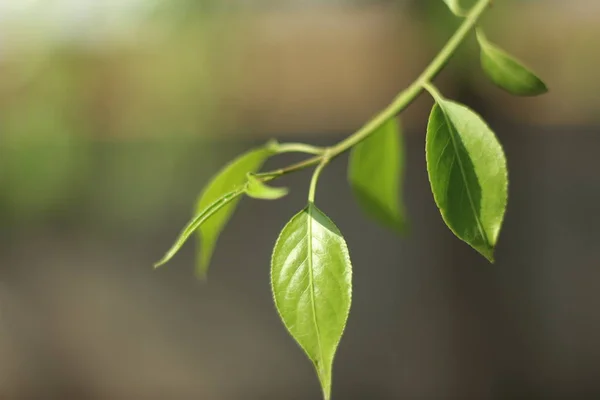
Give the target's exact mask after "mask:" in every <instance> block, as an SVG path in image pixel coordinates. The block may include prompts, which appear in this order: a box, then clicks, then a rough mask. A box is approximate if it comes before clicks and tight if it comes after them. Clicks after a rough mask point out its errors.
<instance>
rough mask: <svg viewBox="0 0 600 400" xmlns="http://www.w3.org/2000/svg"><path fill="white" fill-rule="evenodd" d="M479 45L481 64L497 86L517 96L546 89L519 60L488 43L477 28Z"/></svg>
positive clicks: (535, 93) (533, 94)
mask: <svg viewBox="0 0 600 400" xmlns="http://www.w3.org/2000/svg"><path fill="white" fill-rule="evenodd" d="M477 40H478V41H479V45H480V47H481V66H482V68H483V70H484V72H485V73H486V75H487V76H488V78H490V79H491V80H492V82H494V83H495V84H496V85H497V86H498V87H500V88H502V89H504V90H506V91H507V92H509V93H512V94H514V95H517V96H537V95H540V94H543V93H546V92H547V91H548V88H547V87H546V84H545V83H544V82H543V81H542V80H541V79H540V78H538V77H537V76H536V75H535V73H533V72H532V71H531V70H529V69H528V68H526V67H525V66H523V64H521V62H519V61H518V60H516V59H515V58H513V57H511V56H510V55H508V54H507V53H506V52H505V51H504V50H502V49H500V48H499V47H497V46H496V45H494V44H492V43H490V42H489V41H488V39H487V38H486V37H485V35H484V33H483V31H482V30H480V29H478V30H477Z"/></svg>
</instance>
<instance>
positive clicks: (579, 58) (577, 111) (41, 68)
mask: <svg viewBox="0 0 600 400" xmlns="http://www.w3.org/2000/svg"><path fill="white" fill-rule="evenodd" d="M92 3H93V4H95V5H90V4H92ZM92 3H90V2H84V1H81V7H75V4H76V2H73V1H70V2H68V5H67V2H60V1H53V2H43V1H39V0H37V1H36V0H29V1H21V2H2V5H0V13H2V16H0V214H1V215H0V216H1V217H2V220H3V221H7V222H8V221H20V222H23V221H31V222H35V221H38V220H39V219H40V218H41V217H43V218H52V216H53V215H56V214H57V213H59V214H60V213H62V212H65V213H69V214H68V215H75V216H77V218H91V217H93V215H96V217H98V219H99V220H101V221H104V220H106V218H104V217H106V213H113V214H114V215H116V216H118V217H119V218H122V219H125V220H127V219H128V218H138V217H139V219H140V220H141V219H143V218H142V215H144V213H151V212H152V210H156V209H157V208H156V207H159V205H160V204H163V203H165V202H167V201H173V199H169V190H170V188H171V187H174V185H181V182H190V183H191V187H190V189H189V190H190V198H189V199H188V202H187V203H186V202H183V200H181V199H174V201H175V203H171V204H170V206H173V204H181V205H182V206H190V204H191V200H190V199H192V198H193V197H194V195H195V194H196V193H197V191H198V190H199V188H200V187H201V186H202V183H204V182H203V179H206V177H208V176H209V175H210V173H211V172H213V171H214V170H216V168H217V167H218V165H216V164H214V163H217V164H218V163H219V162H217V161H216V159H220V157H219V155H218V154H215V152H214V151H213V147H211V146H209V144H208V143H209V142H207V139H206V138H213V139H214V138H227V137H229V136H233V135H235V134H238V135H239V134H252V133H260V134H261V136H263V137H262V138H261V140H262V139H265V137H264V136H267V135H275V134H276V136H277V137H281V135H282V134H284V133H286V132H280V131H283V130H285V129H288V128H289V127H291V128H290V129H289V130H290V131H293V129H297V130H296V131H293V132H292V133H296V134H297V133H302V132H303V131H302V129H305V128H296V127H297V126H300V127H305V126H310V127H311V129H313V127H314V130H315V131H314V132H306V133H313V134H316V133H318V132H317V129H319V130H322V131H327V130H328V126H327V124H328V123H331V121H330V120H326V119H325V117H324V115H333V117H332V118H337V119H340V118H348V119H351V117H352V116H353V115H351V114H353V113H349V112H348V113H345V112H344V111H343V110H356V109H358V108H356V107H357V106H356V104H362V103H360V102H363V103H364V104H366V106H364V107H363V108H364V109H368V111H365V114H368V113H369V112H371V111H372V107H374V106H375V105H374V103H377V106H380V105H383V104H379V102H378V100H377V101H372V95H371V93H369V92H367V90H372V86H373V85H370V84H368V83H369V82H371V81H370V79H373V80H375V79H376V78H377V77H378V74H379V72H378V71H375V72H373V73H372V75H373V78H370V76H371V75H369V76H365V75H368V74H369V72H368V71H371V69H372V67H373V66H375V68H377V65H379V64H374V63H375V62H378V61H377V60H375V61H374V60H373V59H372V58H373V57H377V58H379V57H381V59H384V58H385V57H388V56H389V54H388V53H389V52H388V51H387V50H382V51H379V52H377V50H376V49H377V48H378V47H377V45H379V44H381V43H379V42H375V41H385V42H386V43H390V42H392V41H394V40H395V39H394V38H393V37H391V35H393V34H397V33H398V32H403V35H404V37H407V35H408V36H410V42H411V43H412V42H415V43H416V45H415V46H414V47H413V48H411V50H410V53H409V54H406V55H405V56H402V57H398V58H397V59H398V60H400V61H401V63H402V65H397V64H394V63H395V62H396V61H395V60H396V59H394V57H395V56H393V57H391V58H392V59H394V60H392V61H390V59H388V60H387V61H385V62H382V63H381V65H382V67H381V70H382V71H383V72H384V73H385V71H386V70H387V71H389V70H390V68H392V67H393V68H394V71H397V72H394V74H395V73H397V74H398V79H397V80H394V81H390V82H389V83H385V84H386V85H388V86H390V90H389V93H390V96H391V94H393V93H394V92H395V91H396V90H397V89H400V87H401V84H402V82H404V81H405V77H404V76H403V75H402V74H405V75H410V76H411V77H412V75H413V71H414V70H417V69H418V68H420V67H421V66H422V63H421V61H422V59H424V58H426V57H427V54H429V53H433V52H434V50H435V49H437V47H438V45H439V44H440V43H442V42H443V41H444V40H445V39H446V38H447V36H448V34H449V33H450V32H451V31H452V29H453V28H454V27H455V25H456V24H457V23H458V20H456V18H454V17H453V16H452V15H451V14H450V13H449V12H448V10H447V9H446V7H445V5H444V4H443V1H441V0H429V1H424V0H423V1H421V0H418V1H412V2H408V1H404V0H390V1H386V0H381V1H378V0H372V1H371V0H337V1H334V0H331V1H329V0H327V1H321V0H310V1H308V0H304V1H300V0H290V1H286V2H281V1H277V2H275V1H270V0H264V1H251V0H248V1H242V0H230V1H225V0H210V1H209V0H203V1H195V0H168V1H167V0H164V1H163V0H156V1H153V2H147V1H139V0H131V1H124V0H123V1H120V0H102V1H100V0H99V1H98V2H95V3H94V2H92ZM578 3H581V4H583V3H584V0H580V1H579V2H578ZM61 4H63V6H61ZM405 4H412V5H413V6H414V7H412V8H405V7H395V5H405ZM586 4H587V3H586ZM596 4H597V2H595V1H592V2H589V5H588V6H587V7H588V8H589V9H590V12H589V14H593V13H594V11H595V10H597V9H598V6H597V5H596ZM65 5H67V6H65ZM465 5H468V3H467V2H465ZM94 7H96V8H94ZM561 7H562V8H561ZM594 7H595V8H594ZM580 8H581V7H580ZM250 9H252V10H254V11H256V12H253V13H248V12H246V11H248V10H250ZM273 9H277V11H276V12H271V11H273ZM298 10H300V11H298ZM306 10H310V11H309V12H308V13H307V11H306ZM390 10H394V12H397V13H398V15H399V16H401V17H402V18H403V19H402V20H401V19H397V20H395V19H394V18H387V17H386V18H383V17H381V16H382V15H384V16H385V15H387V14H389V13H390ZM408 10H413V11H414V10H420V11H421V12H420V13H416V14H414V15H410V16H407V15H406V13H407V12H409V11H408ZM574 10H575V8H574V7H567V6H564V7H563V6H562V5H561V3H558V2H542V1H539V2H533V1H531V2H524V1H517V0H514V1H511V2H501V3H500V2H498V4H497V6H496V7H494V13H493V14H494V15H495V16H496V17H494V18H491V17H490V18H486V21H484V25H485V26H486V31H489V36H490V38H492V39H493V40H494V41H495V42H497V43H498V44H500V45H502V47H505V48H506V49H508V50H510V51H511V52H512V53H515V54H516V55H517V56H522V55H525V54H527V57H522V58H524V59H527V60H531V62H532V64H533V65H532V66H533V67H534V68H535V69H536V71H538V72H539V73H540V75H542V76H543V77H545V78H546V80H547V81H548V83H549V86H550V94H549V95H548V96H545V97H544V98H543V99H541V100H539V101H536V102H535V103H531V102H530V103H528V106H527V107H522V102H523V101H526V100H514V99H509V98H507V97H505V96H504V95H503V94H502V93H500V92H499V91H496V90H495V89H494V88H493V87H491V85H489V84H487V83H482V82H484V80H483V76H482V74H480V73H478V72H477V70H476V67H474V65H476V63H477V60H476V56H475V55H474V53H473V51H474V50H476V44H475V42H474V41H471V42H469V44H468V45H467V46H466V47H465V49H464V50H462V51H461V53H460V54H459V56H458V57H457V59H456V60H454V61H453V65H452V66H451V68H449V69H448V71H446V72H445V73H444V75H443V76H442V77H441V79H442V80H443V79H446V80H447V81H451V82H454V83H457V82H458V83H459V84H462V85H470V86H471V87H475V88H477V90H480V91H481V93H483V94H485V99H486V101H489V102H493V103H495V104H501V105H502V106H501V107H494V109H495V110H498V111H497V112H498V113H500V114H502V115H503V116H504V115H511V116H514V115H521V114H522V110H523V109H526V110H528V111H527V115H524V116H523V117H524V118H525V119H526V120H528V121H544V122H545V123H559V122H560V123H565V121H567V123H573V121H577V122H581V121H593V120H594V121H595V120H597V119H596V118H597V113H595V109H596V108H597V107H598V104H599V102H598V99H597V95H596V93H598V91H599V90H600V87H597V86H598V83H597V82H598V80H594V79H590V77H593V76H595V74H596V73H595V70H594V68H593V65H596V64H597V63H595V62H594V60H596V59H598V55H597V54H595V53H593V51H590V50H593V49H594V44H595V42H594V39H595V38H596V37H597V34H598V30H597V28H596V26H597V24H593V23H588V22H590V21H589V20H588V19H586V15H587V14H586V13H576V12H574ZM234 11H239V12H234ZM542 11H543V13H542ZM296 12H298V13H300V14H295V13H296ZM303 13H304V14H303ZM265 15H266V17H265ZM298 15H301V16H300V17H299V16H298ZM314 15H317V16H318V15H326V17H325V18H322V19H319V21H318V22H315V21H314V18H313V16H314ZM349 15H350V17H348V16H349ZM532 16H536V19H535V20H533V19H532ZM263 17H264V19H263ZM361 18H363V19H361ZM414 19H417V20H419V21H422V23H420V24H417V23H415V24H411V25H410V26H409V27H407V25H406V24H404V23H403V21H404V22H406V21H407V20H411V21H412V20H414ZM363 20H365V21H366V20H368V24H365V25H361V24H360V23H359V22H360V21H363ZM292 21H298V22H297V24H296V25H294V26H293V29H290V30H288V25H289V23H290V22H292ZM340 21H343V23H342V22H340ZM573 21H581V23H579V24H577V28H576V29H575V28H573ZM586 21H587V22H586ZM379 23H382V24H383V23H384V24H394V23H396V24H397V25H398V26H399V29H395V28H394V29H388V28H385V29H382V30H381V31H380V32H379V31H378V33H377V34H376V35H375V36H373V37H371V36H370V37H369V40H373V41H374V42H373V43H372V45H370V44H371V43H370V42H368V41H365V42H364V43H361V44H360V46H357V47H352V46H353V44H354V42H352V43H351V42H350V41H351V40H355V39H348V42H344V41H343V40H342V38H345V37H348V38H352V32H354V38H356V35H357V34H356V31H354V30H353V29H363V30H361V31H359V34H360V35H366V34H367V33H370V32H371V28H369V27H372V26H374V24H379ZM353 24H354V25H353ZM567 25H568V26H569V27H571V28H573V29H569V30H566V29H564V28H565V27H566V26H567ZM365 26H366V28H365ZM402 29H404V31H402ZM314 32H317V33H316V34H315V33H314ZM329 32H331V36H328V37H327V38H324V39H327V40H323V42H324V43H326V44H325V45H323V46H322V47H319V48H318V49H316V50H315V49H313V48H312V47H314V46H317V45H318V44H319V43H317V42H318V39H320V37H321V36H315V35H325V36H327V35H329ZM340 32H343V33H342V34H340ZM346 32H348V33H350V34H348V35H347V34H346ZM303 33H304V34H303ZM533 33H535V34H533ZM311 34H312V36H311ZM336 35H337V36H336ZM304 37H310V40H309V41H306V42H303V41H302V39H303V38H304ZM360 37H362V36H360ZM340 40H341V41H340ZM290 43H291V44H290ZM531 43H534V44H533V45H532V44H531ZM536 43H537V44H539V45H536ZM311 46H312V47H311ZM385 46H388V47H385ZM385 46H383V47H381V48H382V49H389V48H393V47H392V46H389V45H388V44H386V45H385ZM317 47H318V46H317ZM367 48H368V49H369V50H371V49H375V50H373V52H371V51H369V53H368V54H367V56H368V57H365V56H364V55H363V54H362V53H360V52H364V51H366V49H367ZM418 51H422V53H423V54H417V52H418ZM336 52H339V57H338V56H336V54H337V53H336ZM353 52H354V53H353ZM398 52H399V53H402V52H406V49H404V48H402V49H400V48H399V49H398ZM321 56H327V62H328V63H329V65H328V68H322V66H321V64H320V62H321V59H320V57H321ZM311 57H312V58H311ZM336 57H338V58H336ZM307 58H310V59H307ZM296 59H297V60H298V61H296ZM366 62H368V63H372V64H361V63H366ZM386 62H387V64H386ZM411 63H412V64H411ZM413 64H414V65H413ZM416 64H418V66H416ZM331 65H335V66H336V67H335V68H337V65H339V70H336V69H335V68H331ZM396 66H397V68H398V69H397V70H396ZM417 67H418V68H417ZM305 68H306V69H308V71H306V70H305ZM332 71H336V72H337V73H332ZM407 71H408V73H407ZM390 76H393V75H390ZM401 76H402V77H401ZM356 78H358V79H362V82H361V83H356V82H357V81H356ZM406 81H409V79H408V77H406ZM365 82H366V83H365ZM386 82H387V81H386ZM320 83H322V84H320ZM353 83H356V85H357V86H356V87H357V89H356V90H354V89H353V90H350V91H349V92H346V93H351V94H352V95H351V96H348V95H347V94H344V93H341V94H340V95H339V96H338V98H339V103H340V104H342V103H344V102H346V103H344V104H346V106H345V107H346V108H344V107H339V104H336V102H335V101H334V100H335V99H336V97H332V95H331V92H334V93H337V92H338V91H340V92H341V91H343V90H342V89H344V88H348V87H349V86H350V85H352V84H353ZM379 84H380V85H381V82H379ZM306 86H309V90H307V89H305V87H306ZM315 90H316V91H318V90H321V92H315V93H313V92H314V91H315ZM344 90H345V89H344ZM386 93H387V92H386ZM299 95H300V96H299ZM361 95H362V96H363V97H360V96H361ZM370 96H371V97H370ZM354 97H356V98H354ZM385 98H388V97H387V95H386V97H385ZM323 99H325V100H323ZM319 102H321V103H323V104H320V103H319ZM316 103H318V105H317V106H315V105H314V104H316ZM307 104H308V105H309V106H307ZM315 107H319V109H322V110H326V111H323V112H322V113H321V114H318V115H311V114H309V113H306V112H305V110H313V111H314V110H315ZM336 107H338V109H336ZM274 109H275V111H273V110H274ZM549 109H552V110H553V112H552V113H548V110H549ZM340 110H342V111H340ZM307 120H308V121H312V120H314V121H316V122H315V123H314V124H312V125H310V124H309V125H303V124H302V121H307ZM361 120H362V119H361ZM257 121H258V122H257ZM264 121H266V122H264ZM273 121H275V122H273ZM280 121H284V123H280ZM289 121H291V122H289ZM286 123H287V124H286ZM269 124H272V126H275V128H273V129H271V130H270V131H268V130H267V129H264V127H265V126H268V125H269ZM349 125H351V126H352V127H354V125H355V123H354V122H352V124H348V126H349ZM281 126H283V127H285V128H280V127H281ZM336 126H344V127H346V126H347V125H344V124H338V125H336ZM344 129H346V128H344ZM348 129H351V128H350V127H349V128H348ZM265 132H266V133H265ZM211 143H212V142H211ZM224 158H225V157H224ZM224 158H223V159H224ZM184 166H186V167H185V168H189V171H190V172H189V175H186V174H185V171H187V170H186V169H185V168H184ZM200 166H203V167H202V168H200ZM205 170H206V171H205ZM182 171H183V175H184V176H182ZM178 182H179V183H178ZM178 202H179V203H178ZM188 203H189V204H188ZM166 206H167V205H166V204H165V207H166ZM90 210H96V214H94V212H91V211H90ZM73 211H78V212H80V214H83V215H80V214H77V213H73ZM65 215H66V214H65ZM146 215H147V214H146Z"/></svg>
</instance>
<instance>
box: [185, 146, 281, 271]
mask: <svg viewBox="0 0 600 400" xmlns="http://www.w3.org/2000/svg"><path fill="white" fill-rule="evenodd" d="M275 147H276V145H275V142H269V143H267V145H266V146H265V147H261V148H258V149H255V150H251V151H249V152H247V153H245V154H243V155H241V156H239V157H238V158H236V159H235V160H233V161H232V162H231V163H229V164H228V165H227V166H225V168H223V169H222V170H221V171H220V172H219V173H218V174H217V175H216V176H215V177H214V178H213V180H212V181H211V182H210V183H209V184H208V185H207V186H206V188H205V189H204V192H203V193H202V195H201V196H200V198H199V199H198V202H197V205H196V211H197V212H201V210H204V209H205V208H206V207H207V206H208V205H209V204H211V203H213V202H214V201H215V199H218V198H220V197H221V196H223V194H225V193H228V192H230V191H231V190H234V189H236V188H238V187H241V186H243V185H245V184H246V180H247V179H248V178H247V174H248V173H254V172H256V171H258V170H259V169H260V168H261V167H262V165H263V163H264V162H265V161H266V160H267V159H268V158H269V157H270V156H272V155H273V154H275V152H276V150H275ZM238 202H239V199H235V200H234V201H232V202H231V203H228V204H227V205H225V206H224V207H222V208H221V209H219V210H218V212H217V213H215V214H214V215H213V216H212V218H210V219H209V220H207V221H206V222H205V223H204V224H202V226H200V230H199V234H198V240H199V245H200V253H199V256H198V266H197V270H198V274H199V275H200V276H205V275H206V271H207V269H208V265H209V263H210V260H211V258H212V255H213V252H214V249H215V245H216V244H217V240H218V238H219V235H220V234H221V231H222V230H223V228H224V227H225V225H226V224H227V222H228V221H229V219H230V218H231V215H232V214H233V212H234V211H235V209H236V206H237V204H238Z"/></svg>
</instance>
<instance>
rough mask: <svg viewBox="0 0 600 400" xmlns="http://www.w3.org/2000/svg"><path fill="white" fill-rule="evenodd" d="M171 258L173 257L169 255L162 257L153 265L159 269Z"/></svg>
mask: <svg viewBox="0 0 600 400" xmlns="http://www.w3.org/2000/svg"><path fill="white" fill-rule="evenodd" d="M170 259H171V257H167V256H165V257H163V258H162V259H160V260H159V261H157V262H155V263H154V265H153V267H154V269H158V268H160V267H162V266H163V265H165V264H166V263H168V262H169V260H170Z"/></svg>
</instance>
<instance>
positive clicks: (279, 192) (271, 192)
mask: <svg viewBox="0 0 600 400" xmlns="http://www.w3.org/2000/svg"><path fill="white" fill-rule="evenodd" d="M288 193H289V190H288V189H287V188H284V187H272V186H268V185H266V184H265V183H264V182H262V181H261V180H260V179H258V178H257V177H256V176H254V175H252V174H248V183H247V186H246V194H247V195H248V196H249V197H252V198H254V199H259V200H278V199H281V198H282V197H284V196H286V195H287V194H288Z"/></svg>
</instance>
